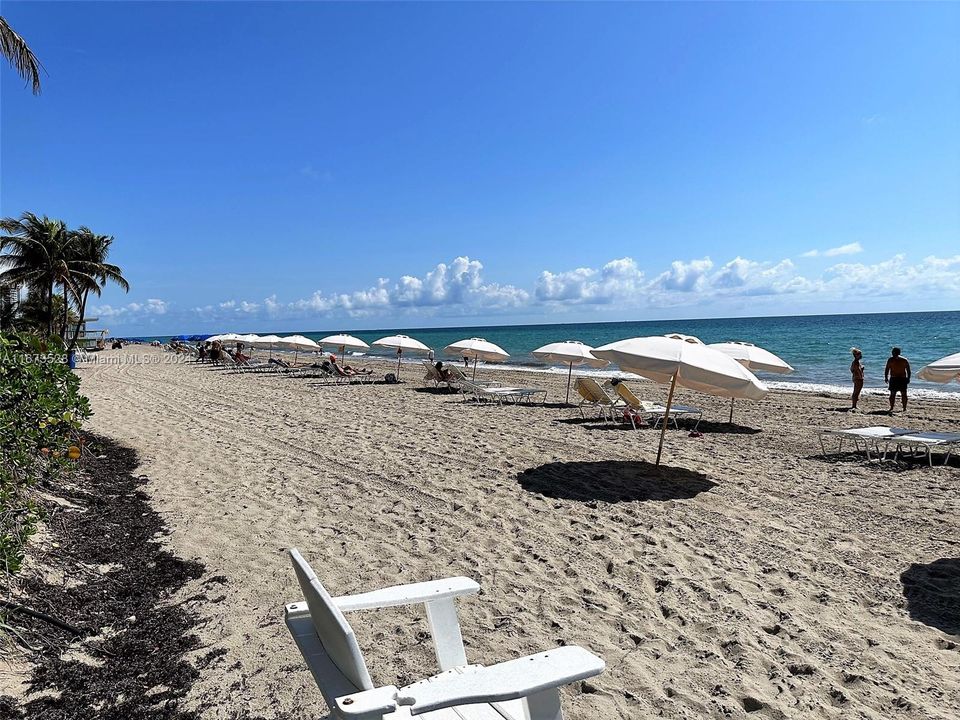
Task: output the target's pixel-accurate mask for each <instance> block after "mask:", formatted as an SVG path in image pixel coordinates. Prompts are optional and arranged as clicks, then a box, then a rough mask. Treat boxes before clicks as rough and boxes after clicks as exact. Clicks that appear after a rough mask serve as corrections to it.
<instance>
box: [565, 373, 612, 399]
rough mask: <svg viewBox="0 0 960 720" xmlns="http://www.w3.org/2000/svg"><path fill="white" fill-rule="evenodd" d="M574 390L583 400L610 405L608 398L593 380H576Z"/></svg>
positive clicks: (581, 378) (580, 378)
mask: <svg viewBox="0 0 960 720" xmlns="http://www.w3.org/2000/svg"><path fill="white" fill-rule="evenodd" d="M574 388H575V389H576V391H577V392H578V393H579V394H580V397H582V398H583V399H584V400H587V401H589V402H594V403H603V404H606V405H609V404H610V398H609V397H608V396H607V394H606V393H605V392H604V391H603V388H602V387H600V386H599V385H598V384H597V381H596V380H594V379H593V378H585V377H579V378H577V381H576V382H575V383H574Z"/></svg>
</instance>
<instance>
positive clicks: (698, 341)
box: [664, 333, 703, 345]
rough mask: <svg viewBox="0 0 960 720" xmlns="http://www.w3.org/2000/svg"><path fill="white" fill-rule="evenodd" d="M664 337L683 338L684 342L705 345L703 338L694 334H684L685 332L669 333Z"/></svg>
mask: <svg viewBox="0 0 960 720" xmlns="http://www.w3.org/2000/svg"><path fill="white" fill-rule="evenodd" d="M664 337H668V338H673V339H674V340H683V341H684V342H688V343H693V344H694V345H703V340H701V339H700V338H698V337H695V336H694V335H684V334H683V333H667V334H666V335H664Z"/></svg>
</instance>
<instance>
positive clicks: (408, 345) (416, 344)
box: [373, 335, 430, 380]
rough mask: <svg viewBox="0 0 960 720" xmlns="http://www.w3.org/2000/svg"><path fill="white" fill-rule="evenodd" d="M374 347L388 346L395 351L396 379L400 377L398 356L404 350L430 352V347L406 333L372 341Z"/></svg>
mask: <svg viewBox="0 0 960 720" xmlns="http://www.w3.org/2000/svg"><path fill="white" fill-rule="evenodd" d="M373 345H374V347H382V348H390V349H392V350H396V351H397V379H398V380H399V379H400V356H401V355H403V353H404V352H430V348H428V347H427V346H426V345H424V344H423V343H422V342H420V341H419V340H414V339H413V338H412V337H407V336H406V335H388V336H387V337H382V338H380V339H379V340H374V341H373Z"/></svg>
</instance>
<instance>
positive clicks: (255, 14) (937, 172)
mask: <svg viewBox="0 0 960 720" xmlns="http://www.w3.org/2000/svg"><path fill="white" fill-rule="evenodd" d="M2 14H3V15H4V17H6V18H7V20H8V21H9V22H10V23H11V25H13V26H14V27H15V28H16V29H17V30H18V31H19V32H20V33H21V34H22V35H23V36H24V37H25V38H26V39H27V40H28V41H29V43H30V44H31V46H32V47H33V49H34V50H35V52H36V53H37V55H38V56H39V57H40V59H41V60H42V62H43V63H44V65H45V67H46V70H47V72H48V76H47V77H45V79H44V90H43V94H42V95H41V96H40V97H34V96H32V95H31V94H30V93H29V92H28V91H26V90H24V88H23V87H22V83H21V82H20V81H19V79H18V78H17V77H16V76H15V75H14V74H13V72H12V70H10V69H9V68H8V67H6V66H3V67H2V68H0V80H2V87H0V99H2V107H0V123H2V135H0V151H2V156H0V213H2V214H3V215H4V216H9V215H18V214H20V213H21V212H22V211H24V210H32V211H35V212H38V213H46V214H49V215H52V216H57V217H61V218H63V219H64V220H66V221H67V222H68V223H69V224H71V225H80V224H85V225H89V226H90V227H92V228H93V229H95V230H96V231H98V232H103V233H109V234H112V235H115V236H116V238H117V239H116V242H115V252H114V256H113V259H114V261H115V262H117V263H119V264H120V265H122V266H123V268H124V269H125V272H126V274H127V277H128V278H129V279H130V281H131V284H132V286H133V287H132V290H131V292H130V294H129V295H124V294H123V293H120V292H118V291H115V290H108V291H107V292H105V293H104V296H103V298H102V299H101V300H100V302H99V305H98V307H97V308H96V311H97V312H98V313H99V315H100V316H101V317H102V318H103V322H102V323H101V324H105V325H107V326H109V327H110V328H111V329H117V330H122V331H123V332H125V333H128V334H134V333H142V334H148V333H149V334H152V333H163V332H182V331H188V332H189V331H195V332H201V331H221V330H223V331H229V330H238V331H260V330H273V331H280V330H296V329H304V330H310V329H325V328H355V329H363V328H371V327H402V326H413V327H422V326H443V325H467V324H487V323H516V322H552V321H557V322H573V321H585V320H629V319H638V320H640V319H657V318H671V317H677V318H686V317H717V316H739V315H766V314H794V313H817V312H843V311H853V312H868V311H883V310H894V309H904V310H926V309H956V308H957V307H960V132H958V131H957V128H958V127H960V83H958V82H957V78H958V77H960V44H958V43H957V42H956V38H957V37H960V5H958V4H951V3H940V4H918V3H912V4H906V3H903V4H874V3H846V4H827V3H817V4H812V3H804V4H786V3H765V4H743V3H733V4H720V3H708V4H695V3H687V4H625V3H616V4H602V3H590V4H587V3H563V4H560V3H557V4H505V3H490V4H464V3H449V4H441V3H429V4H412V3H402V4H374V3H351V4H340V3H337V4H334V3H318V2H313V3H310V2H301V3H289V4H287V3H268V4H267V3H252V2H244V3H226V2H223V3H193V2H177V3H146V2H106V3H95V2H73V3H52V2H51V3H47V2H40V3H32V2H31V3H27V2H9V1H6V2H4V3H3V6H2Z"/></svg>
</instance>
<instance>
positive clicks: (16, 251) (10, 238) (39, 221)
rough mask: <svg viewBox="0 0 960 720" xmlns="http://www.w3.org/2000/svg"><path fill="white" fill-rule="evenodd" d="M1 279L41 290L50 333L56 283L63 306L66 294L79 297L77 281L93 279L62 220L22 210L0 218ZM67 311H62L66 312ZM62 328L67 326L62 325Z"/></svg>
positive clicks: (6, 282) (82, 281) (7, 282)
mask: <svg viewBox="0 0 960 720" xmlns="http://www.w3.org/2000/svg"><path fill="white" fill-rule="evenodd" d="M0 230H2V231H3V232H5V233H7V234H5V235H0V252H3V251H6V253H7V254H6V255H0V267H5V268H6V270H4V271H3V272H0V283H3V284H5V285H10V284H13V285H16V286H26V287H28V288H32V289H34V290H37V291H40V292H43V294H44V298H45V299H46V301H47V334H48V335H52V334H53V322H54V313H53V293H54V291H55V288H56V286H57V285H60V286H62V288H63V299H64V307H65V310H66V309H68V308H69V295H70V294H72V295H73V296H74V297H78V295H79V293H78V291H77V284H78V283H85V282H88V281H92V280H93V277H92V276H91V275H89V273H87V272H85V268H86V266H85V265H84V264H83V263H82V262H81V261H80V260H79V259H78V258H77V255H76V253H75V252H74V249H73V246H74V245H76V244H79V241H78V240H77V238H76V236H75V235H74V234H73V233H71V232H70V231H69V230H67V226H66V224H64V222H63V220H54V219H52V218H48V217H47V216H46V215H44V216H42V217H38V216H36V215H34V214H33V213H31V212H25V213H23V215H21V216H20V218H19V219H16V218H4V219H3V220H0ZM67 314H68V313H66V312H65V313H64V315H65V316H66V315H67ZM64 332H66V328H65V326H64Z"/></svg>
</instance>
